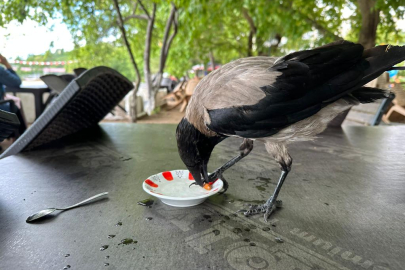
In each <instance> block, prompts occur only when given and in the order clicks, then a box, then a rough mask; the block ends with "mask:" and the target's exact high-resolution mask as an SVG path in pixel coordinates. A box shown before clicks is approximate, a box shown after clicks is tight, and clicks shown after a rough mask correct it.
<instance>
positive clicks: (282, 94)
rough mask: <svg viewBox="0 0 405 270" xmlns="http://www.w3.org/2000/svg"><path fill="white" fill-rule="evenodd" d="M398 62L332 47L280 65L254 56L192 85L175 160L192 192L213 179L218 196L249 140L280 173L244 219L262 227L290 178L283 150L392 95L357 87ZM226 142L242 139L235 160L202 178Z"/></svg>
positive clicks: (341, 44)
mask: <svg viewBox="0 0 405 270" xmlns="http://www.w3.org/2000/svg"><path fill="white" fill-rule="evenodd" d="M404 60H405V46H402V47H400V46H391V45H383V46H377V47H374V48H371V49H367V50H365V49H364V48H363V46H362V45H360V44H355V43H352V42H349V41H345V40H340V41H337V42H333V43H330V44H327V45H324V46H321V47H318V48H315V49H312V50H303V51H298V52H294V53H291V54H288V55H286V56H284V57H281V58H274V57H263V56H258V57H247V58H241V59H238V60H235V61H233V62H230V63H228V64H226V65H224V66H222V67H221V68H219V69H217V70H215V71H213V72H211V73H210V74H209V75H207V76H205V77H204V78H203V79H202V80H201V82H200V83H199V84H198V85H197V87H196V89H195V91H194V94H193V96H192V98H191V100H190V103H189V105H188V107H187V110H186V114H185V117H184V118H183V119H182V120H181V121H180V123H179V125H178V126H177V129H176V140H177V147H178V151H179V154H180V157H181V159H182V161H183V162H184V164H185V165H186V166H187V168H188V170H189V171H190V173H191V174H192V176H193V177H194V180H195V183H196V184H198V185H200V186H203V185H204V184H205V183H207V182H212V181H214V180H215V179H217V178H221V179H222V180H224V191H226V189H227V187H228V184H227V182H226V181H225V179H224V177H223V175H222V174H223V172H224V171H225V170H226V169H228V168H229V167H231V166H232V165H234V164H235V163H237V162H238V161H240V160H241V159H242V158H244V157H246V156H247V155H248V154H249V153H250V152H251V150H252V149H253V142H254V141H255V140H257V141H260V142H263V143H264V146H265V148H266V150H267V152H268V153H269V154H270V156H271V157H273V158H274V159H275V161H276V162H277V163H278V164H279V165H280V168H281V176H280V178H279V180H278V184H277V186H276V189H275V191H274V193H273V194H272V196H271V197H270V198H269V199H268V200H267V202H266V203H264V204H262V205H252V206H250V208H249V209H248V210H245V211H244V214H245V215H246V216H249V215H253V214H257V213H264V219H265V221H267V219H268V218H269V216H270V214H271V213H272V212H273V211H274V209H275V208H276V206H277V204H278V203H279V201H277V196H278V194H279V192H280V189H281V187H282V185H283V183H284V180H285V179H286V177H287V175H288V173H289V172H290V170H291V165H292V158H291V156H290V155H289V153H288V151H287V145H288V144H289V143H292V142H298V141H308V140H313V139H315V138H316V135H317V134H319V133H321V132H322V131H324V130H325V129H326V127H327V125H328V123H329V122H330V121H332V120H333V119H334V118H335V117H336V116H337V115H339V114H340V113H341V112H343V111H346V110H348V109H349V108H351V107H352V106H354V105H357V104H359V103H369V102H373V101H375V100H377V99H380V98H387V97H390V96H391V95H393V94H392V93H391V92H389V91H386V90H381V89H376V88H369V87H364V85H365V84H366V83H368V82H370V81H371V80H373V79H375V78H377V77H378V76H379V75H381V74H382V73H383V72H384V71H387V70H391V69H395V67H394V65H396V64H398V63H400V62H402V61H404ZM230 136H235V137H239V138H242V139H243V142H242V144H241V145H240V148H239V150H240V154H239V155H238V156H236V157H235V158H233V159H231V160H230V161H228V162H227V163H225V164H224V165H223V166H222V167H220V168H218V169H217V170H216V171H214V172H213V173H212V174H210V175H209V174H208V172H207V165H208V161H209V158H210V155H211V152H212V150H213V149H214V147H215V146H216V145H217V144H218V143H220V142H221V141H223V140H224V139H226V138H228V137H230Z"/></svg>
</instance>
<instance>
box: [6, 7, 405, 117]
mask: <svg viewBox="0 0 405 270" xmlns="http://www.w3.org/2000/svg"><path fill="white" fill-rule="evenodd" d="M404 6H405V1H404V0H348V1H344V0H317V1H305V0H276V1H274V0H256V1H248V0H209V1H208V0H173V1H172V2H169V1H164V0H153V1H146V0H143V1H142V0H81V1H63V0H56V1H50V0H41V1H34V0H25V1H7V2H5V3H4V4H3V5H2V6H0V14H1V15H0V27H1V26H4V25H5V24H6V23H7V22H9V21H11V20H14V19H15V20H18V21H20V22H22V21H23V20H25V19H27V18H30V19H33V20H36V21H38V22H41V23H45V22H46V21H47V19H48V18H50V17H55V16H62V17H63V21H64V23H66V24H67V25H68V27H69V29H70V30H71V32H72V34H73V36H74V41H75V49H74V51H73V52H71V53H72V55H73V56H74V57H75V58H76V59H77V62H76V63H75V65H77V66H85V67H91V66H95V65H107V66H111V67H112V68H115V69H117V70H119V71H120V72H121V73H123V74H124V75H125V76H127V77H128V78H130V79H131V80H133V81H134V82H136V83H135V85H136V86H137V87H136V88H138V87H139V83H140V82H141V81H143V82H145V85H146V87H147V89H148V90H149V91H148V93H149V101H150V102H149V105H148V107H147V110H148V112H149V113H150V112H151V111H152V110H153V108H154V96H155V94H156V91H157V89H158V86H159V85H160V80H161V78H162V76H163V73H164V72H168V73H170V74H173V75H175V76H177V77H180V76H183V75H184V74H186V72H187V71H188V70H190V68H191V66H192V65H195V64H204V65H206V66H207V65H208V62H211V63H212V62H214V63H226V62H229V61H231V60H233V59H236V58H240V57H246V56H255V55H272V56H278V55H282V54H285V53H288V52H290V51H292V50H298V49H306V48H310V47H313V46H317V45H321V44H325V43H328V42H331V41H334V40H337V39H341V38H345V39H349V40H352V41H355V42H359V43H361V44H363V45H364V46H365V47H366V48H369V47H372V46H374V45H376V44H379V43H393V44H398V43H401V42H404V38H405V36H404V30H403V29H404V28H405V26H404V27H403V28H402V30H401V29H399V28H398V26H400V20H401V19H402V20H403V19H404V12H405V8H404ZM404 23H405V22H404V21H402V24H404ZM131 55H132V56H131Z"/></svg>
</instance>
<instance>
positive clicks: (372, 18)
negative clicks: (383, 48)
mask: <svg viewBox="0 0 405 270" xmlns="http://www.w3.org/2000/svg"><path fill="white" fill-rule="evenodd" d="M357 3H358V5H359V10H360V13H361V28H360V35H359V43H360V44H361V45H363V46H364V48H365V49H369V48H372V47H374V46H375V45H376V38H377V26H378V23H379V22H380V11H379V10H377V9H375V4H376V0H357Z"/></svg>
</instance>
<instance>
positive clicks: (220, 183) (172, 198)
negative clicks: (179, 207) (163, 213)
mask: <svg viewBox="0 0 405 270" xmlns="http://www.w3.org/2000/svg"><path fill="white" fill-rule="evenodd" d="M175 171H186V172H189V171H188V170H171V171H169V172H175ZM164 172H166V171H163V172H160V173H157V174H153V175H151V176H149V177H148V178H146V179H145V180H144V181H143V182H142V187H143V190H144V191H145V192H146V193H148V194H150V195H152V196H154V197H157V198H162V199H167V200H174V201H190V200H197V199H204V198H208V197H211V196H212V195H215V194H217V193H218V192H220V191H221V190H222V187H223V186H224V182H223V181H222V180H221V179H219V178H218V180H217V181H215V183H216V182H218V183H219V185H220V187H219V188H218V190H217V191H212V192H210V193H209V194H204V195H201V196H198V197H171V196H166V195H160V194H157V193H154V192H151V191H150V190H148V189H147V188H146V183H145V181H146V180H147V179H150V178H151V177H153V176H155V175H158V174H161V173H164Z"/></svg>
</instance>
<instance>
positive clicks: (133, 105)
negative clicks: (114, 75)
mask: <svg viewBox="0 0 405 270" xmlns="http://www.w3.org/2000/svg"><path fill="white" fill-rule="evenodd" d="M114 7H115V9H116V11H117V14H118V27H119V29H120V31H121V34H122V38H123V40H124V44H125V47H126V48H127V51H128V54H129V57H130V58H131V63H132V66H133V67H134V70H135V74H136V81H135V88H134V91H133V98H132V102H131V104H130V112H129V115H130V116H131V120H132V122H136V118H137V113H136V98H137V95H136V94H137V93H138V89H139V85H140V83H141V75H140V73H139V69H138V65H137V64H136V61H135V58H134V54H133V53H132V49H131V46H130V45H129V42H128V39H127V34H126V32H125V28H124V21H123V19H122V15H121V11H120V7H119V4H118V0H114Z"/></svg>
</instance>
